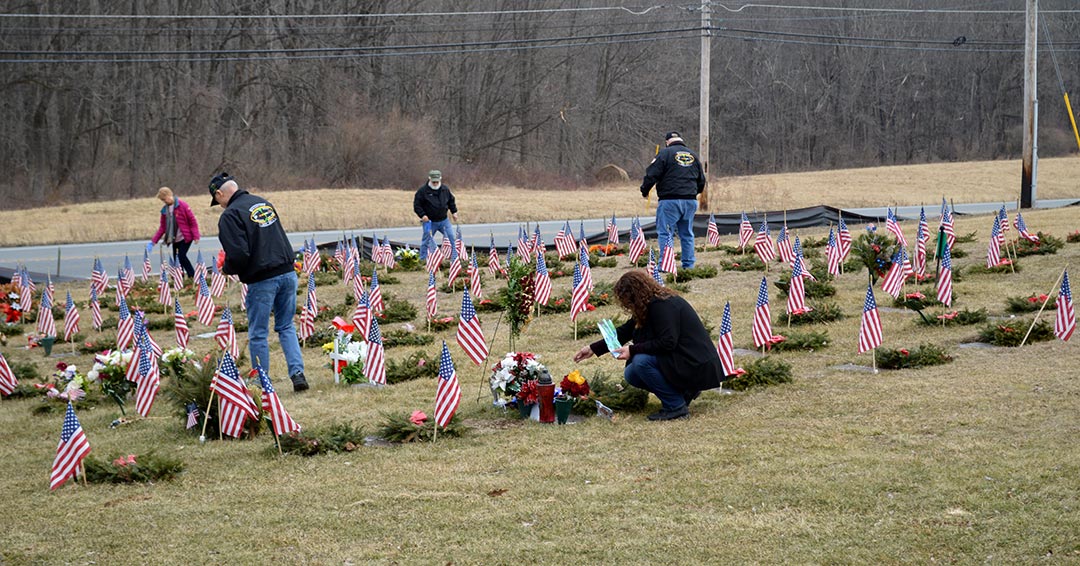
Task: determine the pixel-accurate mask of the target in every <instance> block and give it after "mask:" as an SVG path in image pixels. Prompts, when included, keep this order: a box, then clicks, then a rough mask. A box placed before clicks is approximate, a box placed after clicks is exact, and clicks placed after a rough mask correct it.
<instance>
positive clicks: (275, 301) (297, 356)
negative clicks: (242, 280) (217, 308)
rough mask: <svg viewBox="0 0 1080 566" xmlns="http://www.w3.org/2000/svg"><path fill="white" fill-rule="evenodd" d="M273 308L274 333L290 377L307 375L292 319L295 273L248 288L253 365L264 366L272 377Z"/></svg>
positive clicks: (279, 276)
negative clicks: (271, 310)
mask: <svg viewBox="0 0 1080 566" xmlns="http://www.w3.org/2000/svg"><path fill="white" fill-rule="evenodd" d="M271 308H272V309H273V311H274V330H275V331H276V332H277V335H278V341H279V342H281V351H282V353H284V354H285V362H286V363H287V364H288V366H289V377H292V376H294V375H296V374H298V373H304V355H303V353H301V351H300V342H299V340H297V338H296V327H294V326H293V317H294V316H296V273H293V272H292V271H290V272H288V273H282V274H281V275H278V276H276V277H271V278H270V279H264V280H262V281H257V282H255V283H251V284H250V285H248V294H247V316H248V341H249V342H248V351H249V352H250V353H251V365H252V366H255V365H256V364H259V365H261V366H262V367H263V369H265V370H266V373H267V374H268V375H270V345H269V343H268V342H267V338H268V337H269V335H270V309H271Z"/></svg>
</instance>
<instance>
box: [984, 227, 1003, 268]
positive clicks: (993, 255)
mask: <svg viewBox="0 0 1080 566" xmlns="http://www.w3.org/2000/svg"><path fill="white" fill-rule="evenodd" d="M999 236H1001V217H999V216H995V217H994V225H993V226H991V227H990V242H989V243H988V244H987V245H986V267H994V266H995V265H997V264H999V263H1001V241H1000V240H999V239H998V237H999Z"/></svg>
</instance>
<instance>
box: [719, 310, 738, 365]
mask: <svg viewBox="0 0 1080 566" xmlns="http://www.w3.org/2000/svg"><path fill="white" fill-rule="evenodd" d="M716 353H717V354H719V355H720V367H721V368H723V370H724V375H732V374H734V373H735V357H734V356H735V350H734V348H733V347H732V342H731V303H730V302H727V303H725V304H724V317H723V318H721V319H720V339H719V340H717V341H716Z"/></svg>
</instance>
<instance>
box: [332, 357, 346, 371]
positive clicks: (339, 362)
mask: <svg viewBox="0 0 1080 566" xmlns="http://www.w3.org/2000/svg"><path fill="white" fill-rule="evenodd" d="M334 363H335V364H337V372H338V373H341V372H343V371H345V366H347V365H349V363H348V361H346V360H334Z"/></svg>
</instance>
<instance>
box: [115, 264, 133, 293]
mask: <svg viewBox="0 0 1080 566" xmlns="http://www.w3.org/2000/svg"><path fill="white" fill-rule="evenodd" d="M116 290H117V291H119V292H120V293H121V294H122V295H124V296H125V297H126V296H127V294H128V292H129V291H131V285H128V282H127V277H125V276H124V268H120V269H117V270H116Z"/></svg>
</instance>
